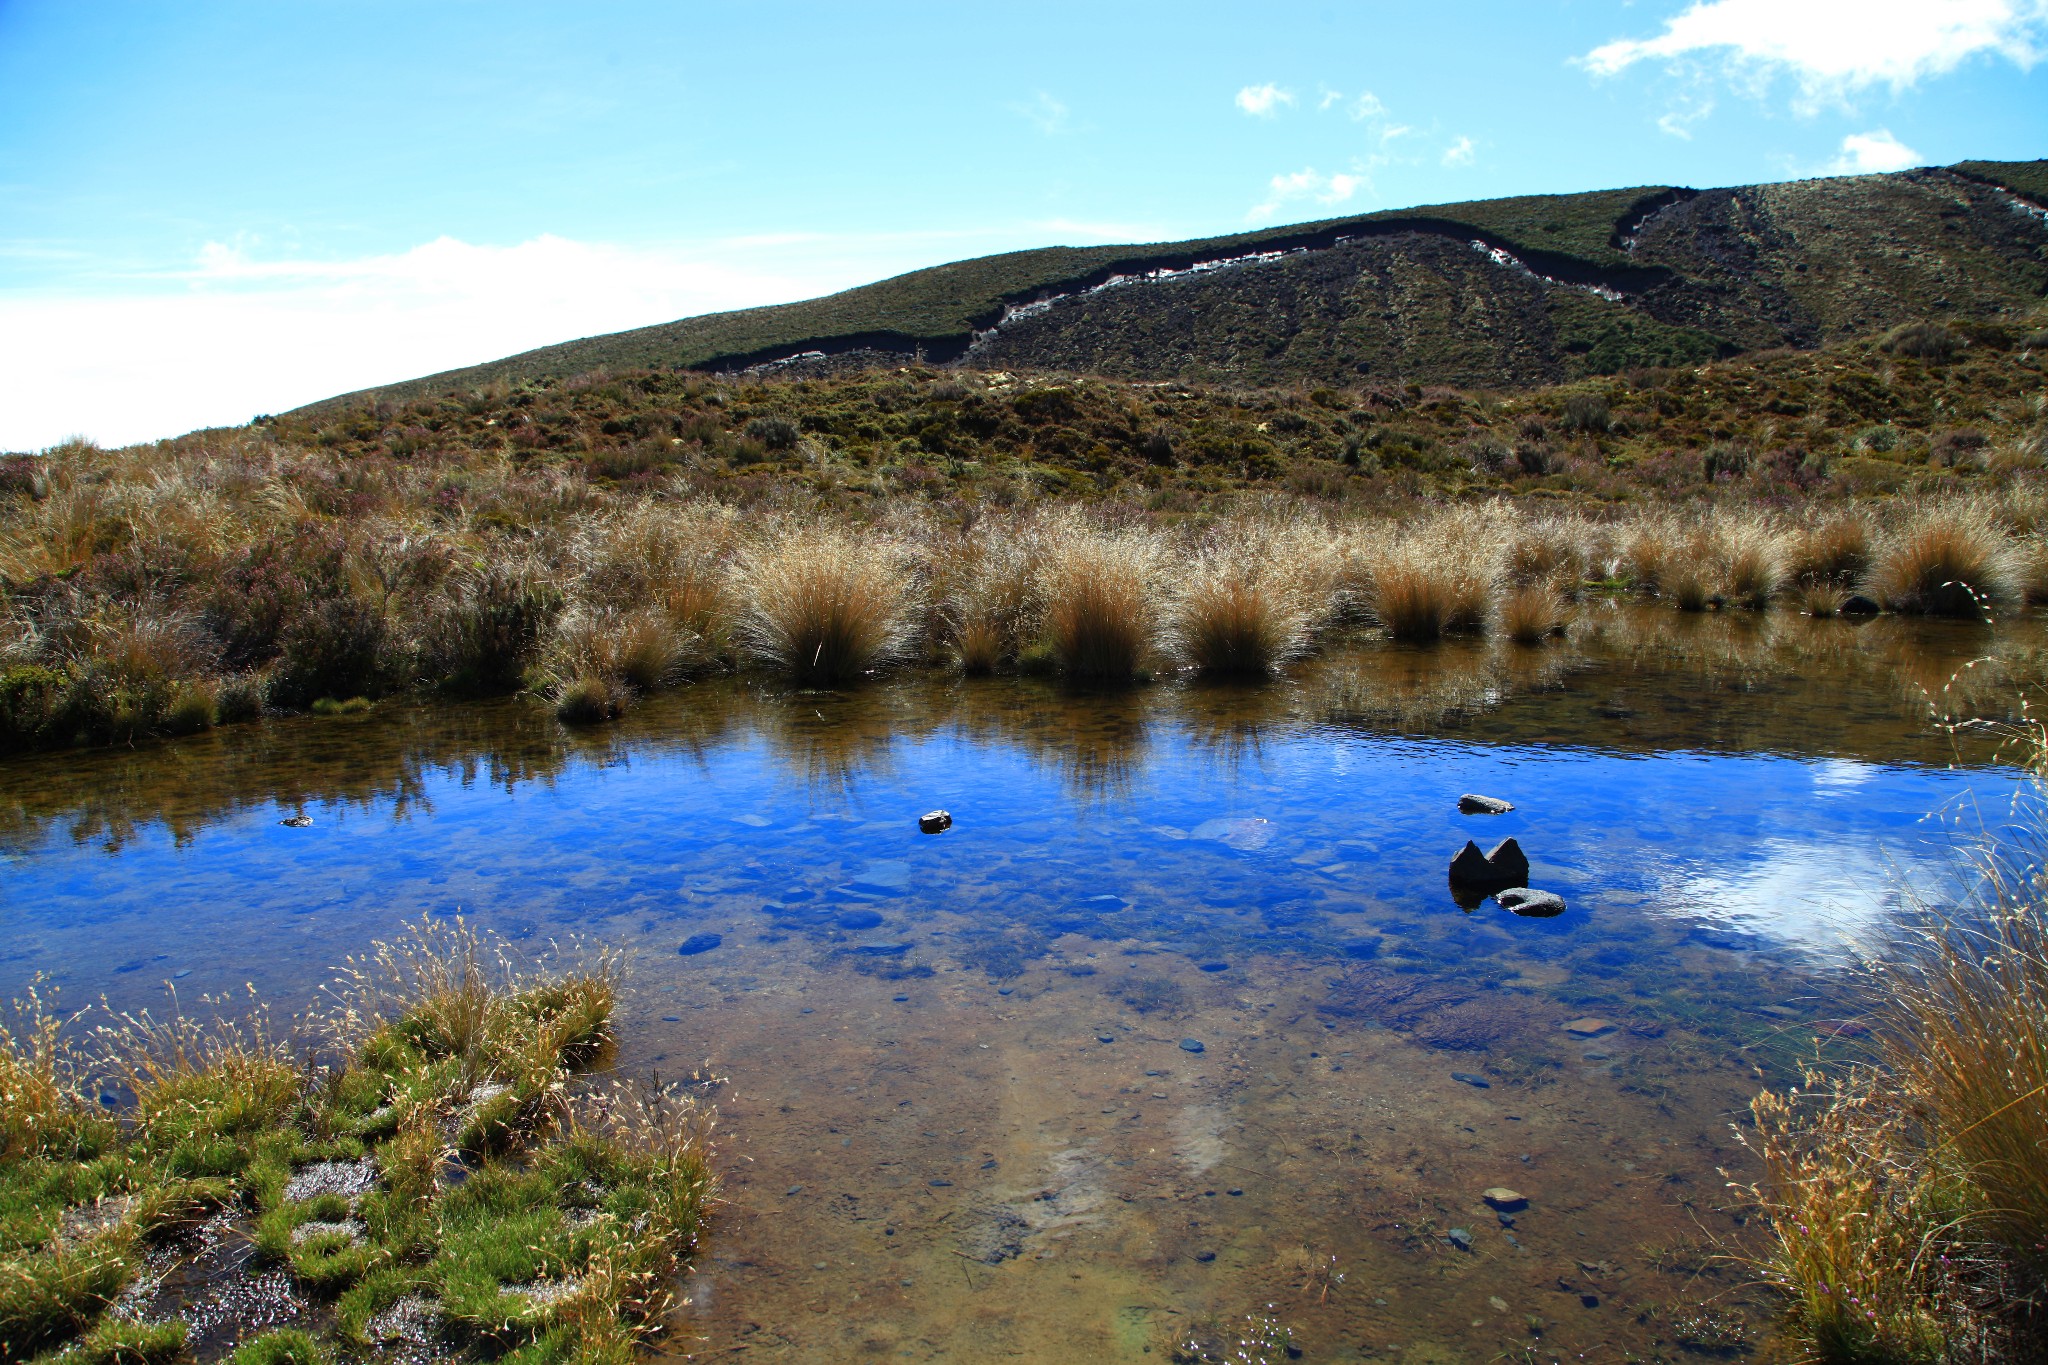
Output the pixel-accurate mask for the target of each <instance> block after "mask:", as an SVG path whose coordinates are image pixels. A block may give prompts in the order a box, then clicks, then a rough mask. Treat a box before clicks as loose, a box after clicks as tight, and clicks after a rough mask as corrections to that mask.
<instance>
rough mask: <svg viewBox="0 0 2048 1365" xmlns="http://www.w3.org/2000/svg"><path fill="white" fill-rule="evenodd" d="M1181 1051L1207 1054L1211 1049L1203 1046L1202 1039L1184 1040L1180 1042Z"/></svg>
mask: <svg viewBox="0 0 2048 1365" xmlns="http://www.w3.org/2000/svg"><path fill="white" fill-rule="evenodd" d="M1180 1050H1181V1051H1182V1052H1207V1051H1208V1050H1209V1049H1208V1048H1206V1047H1204V1046H1203V1045H1202V1040H1201V1039H1200V1038H1183V1039H1181V1040H1180Z"/></svg>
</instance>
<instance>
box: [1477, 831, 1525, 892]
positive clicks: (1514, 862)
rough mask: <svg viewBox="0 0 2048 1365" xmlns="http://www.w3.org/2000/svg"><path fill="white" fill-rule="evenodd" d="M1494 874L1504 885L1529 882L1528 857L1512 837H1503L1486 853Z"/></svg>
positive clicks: (1523, 884)
mask: <svg viewBox="0 0 2048 1365" xmlns="http://www.w3.org/2000/svg"><path fill="white" fill-rule="evenodd" d="M1486 861H1487V862H1488V863H1489V864H1490V865H1491V866H1492V868H1493V872H1494V875H1495V876H1497V877H1499V878H1500V879H1501V881H1502V884H1503V885H1506V886H1527V885H1528V884H1529V859H1528V857H1527V855H1525V854H1524V853H1523V852H1522V846H1521V845H1520V844H1518V843H1516V842H1515V841H1514V840H1513V839H1503V840H1501V841H1500V842H1499V843H1497V844H1495V845H1494V846H1493V851H1492V852H1491V853H1488V854H1487V855H1486Z"/></svg>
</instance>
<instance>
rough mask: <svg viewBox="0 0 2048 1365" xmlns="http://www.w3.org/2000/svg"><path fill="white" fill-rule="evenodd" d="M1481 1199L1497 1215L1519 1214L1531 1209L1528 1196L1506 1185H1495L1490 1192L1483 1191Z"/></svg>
mask: <svg viewBox="0 0 2048 1365" xmlns="http://www.w3.org/2000/svg"><path fill="white" fill-rule="evenodd" d="M1479 1197H1480V1198H1481V1199H1484V1200H1485V1201H1486V1202H1487V1203H1488V1204H1490V1205H1491V1206H1492V1207H1493V1209H1494V1211H1495V1212H1497V1213H1517V1212H1520V1211H1521V1210H1523V1209H1526V1208H1528V1207H1529V1200H1528V1198H1527V1197H1526V1196H1524V1195H1523V1194H1521V1193H1520V1192H1519V1191H1516V1190H1511V1189H1509V1188H1508V1187H1507V1186H1505V1185H1495V1186H1494V1187H1493V1188H1492V1189H1490V1190H1483V1191H1481V1192H1480V1195H1479Z"/></svg>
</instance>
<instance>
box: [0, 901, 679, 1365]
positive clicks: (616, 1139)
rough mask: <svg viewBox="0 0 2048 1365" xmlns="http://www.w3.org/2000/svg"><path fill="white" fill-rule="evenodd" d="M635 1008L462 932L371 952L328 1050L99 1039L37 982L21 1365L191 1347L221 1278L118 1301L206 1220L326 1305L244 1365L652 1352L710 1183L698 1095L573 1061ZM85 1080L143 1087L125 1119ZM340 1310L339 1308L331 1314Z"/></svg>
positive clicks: (25, 1165)
mask: <svg viewBox="0 0 2048 1365" xmlns="http://www.w3.org/2000/svg"><path fill="white" fill-rule="evenodd" d="M616 1000H617V966H616V960H615V958H613V957H612V956H610V955H600V956H598V957H596V958H595V959H592V960H589V961H587V962H586V963H584V965H583V966H581V967H580V968H579V969H577V970H573V971H567V972H558V973H544V972H534V971H531V970H527V969H523V968H520V967H518V966H517V965H516V964H514V963H513V962H512V961H511V960H510V958H509V957H508V956H507V954H506V952H505V950H504V949H503V947H502V945H500V944H498V943H496V942H495V941H493V940H489V939H487V938H485V937H484V936H482V935H480V934H478V933H476V932H474V931H472V930H470V929H468V928H467V927H466V926H463V925H462V924H460V923H459V922H458V923H456V924H452V925H449V924H432V923H430V924H425V925H422V926H419V927H418V928H417V929H416V930H414V931H413V933H412V934H411V935H410V936H408V937H407V938H404V939H401V940H399V941H397V942H395V943H388V944H378V945H376V946H375V948H374V949H373V950H372V951H371V952H370V953H369V954H368V955H366V956H364V957H363V958H360V959H355V960H351V961H350V963H349V964H348V966H347V967H346V969H345V970H344V971H343V973H342V974H341V975H340V976H339V977H338V978H337V980H336V982H335V983H334V985H333V987H332V1003H331V1006H330V1008H329V1009H328V1010H327V1012H326V1013H325V1014H324V1015H322V1016H320V1018H319V1023H320V1024H321V1025H322V1034H323V1037H324V1042H323V1051H324V1053H325V1055H326V1056H327V1057H328V1059H329V1060H328V1061H326V1062H325V1063H324V1064H323V1065H320V1066H314V1065H312V1064H310V1063H309V1061H308V1060H307V1058H306V1057H304V1056H302V1055H300V1054H299V1053H298V1052H297V1051H296V1050H295V1049H294V1048H293V1047H291V1046H289V1045H287V1044H286V1043H285V1042H283V1041H282V1040H280V1039H278V1038H276V1037H274V1036H273V1035H272V1034H271V1032H270V1030H269V1026H268V1023H267V1020H266V1019H265V1016H264V1015H263V1013H262V1011H261V1010H256V1011H254V1012H253V1013H251V1014H250V1015H249V1016H248V1017H246V1018H243V1019H239V1020H226V1019H219V1020H211V1021H203V1022H202V1021H195V1020H192V1019H188V1018H186V1017H185V1016H183V1015H176V1016H173V1017H172V1018H170V1019H168V1020H158V1019H154V1018H152V1017H150V1016H147V1015H143V1016H123V1017H122V1018H121V1019H119V1020H118V1021H116V1022H114V1023H112V1024H109V1025H107V1026H105V1027H103V1028H102V1029H100V1030H99V1031H98V1033H97V1035H96V1041H97V1043H98V1044H99V1046H98V1048H97V1049H96V1050H95V1052H93V1053H92V1054H90V1056H89V1057H88V1056H87V1055H85V1054H82V1053H81V1052H79V1051H77V1050H74V1049H73V1048H72V1047H71V1046H69V1044H68V1043H67V1041H66V1040H65V1039H63V1038H62V1037H61V1036H60V1031H59V1028H58V1025H57V1023H56V1020H57V1018H58V1015H57V1013H56V1012H55V1011H54V1010H53V1009H51V1008H50V1006H49V1004H48V1002H47V1001H45V1000H43V999H41V998H39V997H36V996H34V995H32V996H31V997H30V999H29V1000H27V1001H25V1002H23V1004H22V1005H21V1006H20V1007H19V1008H18V1010H17V1022H16V1023H15V1024H14V1025H12V1026H10V1027H9V1028H7V1029H0V1083H4V1085H5V1087H6V1092H7V1095H8V1098H9V1101H10V1102H9V1104H8V1105H7V1106H6V1107H5V1109H4V1111H0V1113H4V1116H5V1117H4V1122H0V1140H4V1142H5V1144H6V1145H5V1147H4V1150H0V1356H4V1357H5V1358H7V1359H26V1358H29V1357H31V1356H35V1357H37V1358H38V1359H44V1358H47V1359H48V1360H49V1361H51V1362H56V1361H64V1362H72V1361H108V1362H116V1361H118V1362H135V1363H136V1365H154V1363H155V1362H158V1361H170V1360H174V1359H180V1358H182V1352H183V1350H184V1342H185V1335H186V1331H187V1322H186V1321H185V1320H184V1317H183V1316H181V1315H182V1314H185V1313H189V1312H190V1311H193V1310H194V1309H195V1308H203V1306H204V1295H205V1293H206V1292H207V1291H206V1290H205V1289H204V1287H202V1288H200V1289H199V1290H198V1291H196V1292H197V1293H198V1294H199V1295H200V1298H199V1299H197V1300H194V1299H185V1300H176V1299H173V1300H170V1301H166V1303H165V1304H164V1305H163V1306H160V1307H155V1308H152V1307H151V1303H152V1300H151V1299H149V1298H148V1297H144V1298H143V1299H142V1301H141V1303H140V1305H139V1306H140V1307H141V1308H142V1310H143V1311H142V1313H141V1315H140V1316H137V1315H136V1314H135V1313H133V1312H131V1311H130V1310H128V1309H124V1310H123V1312H122V1313H121V1314H119V1315H115V1314H110V1313H109V1312H108V1311H107V1310H108V1309H109V1308H110V1306H111V1305H112V1304H113V1303H114V1302H115V1301H116V1300H117V1299H118V1298H120V1296H121V1295H122V1294H123V1292H124V1291H125V1290H127V1289H128V1288H129V1287H130V1286H131V1285H133V1284H134V1283H135V1282H136V1280H137V1278H138V1276H140V1275H141V1274H142V1272H143V1270H144V1268H145V1267H146V1266H149V1265H161V1264H164V1263H166V1262H165V1258H167V1257H172V1258H174V1257H175V1255H176V1254H177V1253H176V1252H175V1250H174V1249H173V1245H172V1244H173V1243H174V1242H175V1239H176V1237H177V1235H178V1233H179V1230H180V1229H181V1228H182V1227H184V1226H185V1225H187V1224H190V1223H192V1222H194V1221H196V1220H197V1219H198V1218H200V1217H201V1216H212V1217H215V1218H222V1217H225V1218H227V1219H228V1220H230V1221H231V1222H232V1223H233V1224H234V1226H235V1228H236V1229H237V1230H238V1231H240V1232H241V1233H243V1234H245V1235H247V1236H248V1238H249V1239H250V1241H251V1243H252V1244H253V1246H254V1248H255V1252H256V1254H255V1257H254V1259H253V1260H252V1261H251V1262H250V1264H249V1266H248V1268H247V1273H250V1274H259V1273H265V1274H267V1273H274V1272H276V1271H280V1270H281V1271H282V1272H284V1274H285V1275H286V1276H287V1277H288V1279H289V1281H290V1284H291V1286H292V1291H293V1293H295V1294H296V1295H297V1296H298V1297H299V1298H300V1299H301V1300H302V1301H303V1302H304V1303H305V1304H306V1305H308V1306H309V1313H308V1317H307V1319H306V1324H311V1323H318V1322H328V1321H330V1319H331V1326H325V1327H319V1328H315V1327H313V1326H310V1325H306V1324H302V1325H299V1326H294V1327H290V1328H286V1329H281V1330H277V1331H271V1332H268V1333H265V1334H263V1335H260V1336H255V1337H252V1338H251V1339H249V1340H246V1341H240V1342H230V1343H227V1345H228V1346H230V1347H232V1355H231V1356H230V1357H229V1358H230V1359H231V1360H233V1361H236V1362H241V1365H328V1362H330V1361H333V1360H335V1359H336V1358H337V1353H339V1354H341V1355H350V1354H355V1353H362V1352H367V1351H372V1350H374V1349H376V1348H377V1347H378V1343H379V1342H380V1340H384V1339H385V1338H387V1337H389V1336H390V1334H391V1333H393V1332H396V1333H397V1334H398V1336H399V1337H403V1336H404V1335H405V1334H406V1333H407V1332H416V1333H431V1335H432V1336H433V1338H434V1339H436V1340H444V1341H446V1342H447V1343H448V1344H451V1345H453V1346H454V1347H456V1348H457V1349H458V1350H460V1351H473V1352H475V1353H478V1354H482V1355H486V1356H491V1357H502V1358H508V1359H531V1360H564V1361H568V1360H586V1361H593V1362H594V1361H612V1362H624V1361H626V1360H629V1359H631V1358H632V1357H633V1355H634V1354H635V1351H636V1349H637V1343H638V1342H639V1341H640V1340H641V1339H642V1338H643V1337H644V1336H645V1335H647V1334H648V1333H649V1332H651V1331H653V1330H656V1327H657V1325H658V1323H659V1320H660V1318H661V1316H662V1314H663V1313H664V1312H665V1311H666V1310H667V1308H668V1307H669V1305H670V1298H669V1286H670V1284H672V1282H673V1281H674V1279H675V1276H676V1274H677V1273H678V1271H679V1270H680V1268H681V1267H682V1265H683V1263H684V1261H685V1259H686V1258H687V1257H688V1256H689V1255H690V1254H691V1253H692V1252H693V1251H694V1249H695V1247H696V1245H697V1242H698V1239H699V1237H700V1235H701V1232H702V1220H703V1213H704V1206H705V1202H706V1200H707V1199H708V1198H709V1194H710V1185H711V1181H710V1175H709V1171H708V1167H707V1164H706V1159H705V1152H704V1147H703V1143H702V1140H701V1136H700V1134H701V1128H700V1126H699V1125H698V1124H697V1122H696V1118H695V1114H694V1112H693V1111H692V1110H691V1108H690V1107H689V1106H688V1104H687V1103H685V1102H682V1101H679V1100H677V1099H675V1098H674V1097H672V1096H670V1095H667V1094H665V1093H662V1092H654V1093H647V1092H642V1091H637V1090H634V1089H632V1088H631V1087H626V1086H618V1085H614V1086H612V1087H609V1088H605V1089H601V1090H598V1089H592V1088H591V1087H590V1085H589V1084H588V1083H587V1082H583V1081H579V1080H578V1079H577V1078H578V1077H579V1075H581V1074H583V1073H585V1072H587V1071H589V1070H590V1069H591V1068H592V1067H594V1066H596V1065H599V1064H600V1063H601V1062H602V1061H603V1060H604V1058H605V1057H606V1056H607V1055H608V1052H609V1049H610V1046H611V1040H612V1035H611V1014H612V1010H613V1007H614V1005H615V1004H616ZM88 1075H98V1076H104V1077H107V1078H109V1079H108V1080H106V1081H102V1082H99V1084H113V1085H116V1086H118V1088H119V1089H120V1091H121V1092H122V1093H124V1094H125V1095H126V1096H127V1097H128V1103H126V1104H125V1105H124V1106H123V1109H122V1113H121V1116H120V1120H121V1121H120V1122H119V1123H117V1122H115V1121H114V1120H113V1119H112V1118H110V1117H109V1116H107V1115H106V1114H105V1113H104V1112H103V1106H102V1105H101V1104H100V1103H99V1101H98V1097H97V1094H96V1093H92V1092H93V1087H92V1086H90V1085H87V1084H85V1083H84V1080H83V1079H82V1078H84V1077H86V1076H88ZM458 1162H459V1163H460V1166H459V1168H458V1166H457V1165H456V1163H458ZM458 1169H459V1170H461V1171H462V1172H464V1173H466V1177H467V1178H466V1179H450V1178H449V1177H450V1175H451V1173H452V1172H455V1171H456V1170H458ZM188 1292H192V1291H188ZM322 1302H331V1303H332V1304H333V1305H334V1311H333V1313H332V1314H331V1315H323V1314H319V1313H313V1312H311V1311H310V1307H311V1306H312V1305H317V1304H319V1303H322ZM394 1313H396V1314H397V1316H395V1317H394V1316H393V1314H394ZM152 1314H158V1315H159V1316H152ZM423 1341H424V1338H422V1339H421V1341H416V1342H415V1344H416V1345H418V1344H423Z"/></svg>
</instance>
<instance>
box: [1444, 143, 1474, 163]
mask: <svg viewBox="0 0 2048 1365" xmlns="http://www.w3.org/2000/svg"><path fill="white" fill-rule="evenodd" d="M1477 150H1478V149H1477V148H1476V147H1474V146H1473V145H1472V139H1471V138H1469V137H1463V136H1461V137H1459V138H1457V139H1456V140H1455V141H1453V142H1452V143H1451V145H1450V146H1448V147H1446V148H1444V154H1443V157H1442V160H1443V163H1444V165H1446V166H1469V165H1471V164H1472V157H1473V155H1474V153H1476V152H1477Z"/></svg>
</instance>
